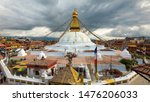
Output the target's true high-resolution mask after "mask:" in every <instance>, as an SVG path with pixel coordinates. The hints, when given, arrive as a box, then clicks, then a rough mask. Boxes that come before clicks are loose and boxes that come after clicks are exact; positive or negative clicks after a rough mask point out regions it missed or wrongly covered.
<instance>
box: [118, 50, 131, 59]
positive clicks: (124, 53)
mask: <svg viewBox="0 0 150 102" xmlns="http://www.w3.org/2000/svg"><path fill="white" fill-rule="evenodd" d="M120 55H121V57H123V58H129V59H131V54H130V53H129V51H128V50H127V49H124V50H123V51H122V52H121V54H120Z"/></svg>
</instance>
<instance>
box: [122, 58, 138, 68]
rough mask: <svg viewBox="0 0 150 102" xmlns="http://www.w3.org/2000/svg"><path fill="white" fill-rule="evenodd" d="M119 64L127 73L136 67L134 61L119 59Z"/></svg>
mask: <svg viewBox="0 0 150 102" xmlns="http://www.w3.org/2000/svg"><path fill="white" fill-rule="evenodd" d="M120 63H122V64H124V65H125V66H126V70H127V71H130V70H131V68H132V67H133V66H134V65H137V61H136V60H135V59H132V60H130V59H121V60H120Z"/></svg>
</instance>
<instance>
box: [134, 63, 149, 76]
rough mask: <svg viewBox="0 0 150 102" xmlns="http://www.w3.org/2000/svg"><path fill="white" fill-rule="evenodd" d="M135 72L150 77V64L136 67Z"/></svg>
mask: <svg viewBox="0 0 150 102" xmlns="http://www.w3.org/2000/svg"><path fill="white" fill-rule="evenodd" d="M133 70H134V71H135V72H140V73H142V74H145V75H149V76H150V64H146V65H139V66H136V67H134V68H133Z"/></svg>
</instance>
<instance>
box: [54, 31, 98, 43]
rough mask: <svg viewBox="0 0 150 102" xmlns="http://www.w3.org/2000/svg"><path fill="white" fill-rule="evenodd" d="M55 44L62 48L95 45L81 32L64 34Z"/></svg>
mask: <svg viewBox="0 0 150 102" xmlns="http://www.w3.org/2000/svg"><path fill="white" fill-rule="evenodd" d="M57 44H60V45H64V46H68V45H69V46H71V45H73V46H91V45H95V44H94V43H93V42H92V41H91V40H90V38H89V37H88V36H87V35H86V34H84V33H82V32H66V33H65V35H64V36H63V37H62V38H61V39H60V40H59V42H58V43H57Z"/></svg>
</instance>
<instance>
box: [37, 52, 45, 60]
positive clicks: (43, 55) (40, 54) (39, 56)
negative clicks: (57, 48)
mask: <svg viewBox="0 0 150 102" xmlns="http://www.w3.org/2000/svg"><path fill="white" fill-rule="evenodd" d="M42 58H46V55H45V53H44V52H43V51H41V52H40V53H39V55H38V57H37V59H42Z"/></svg>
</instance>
